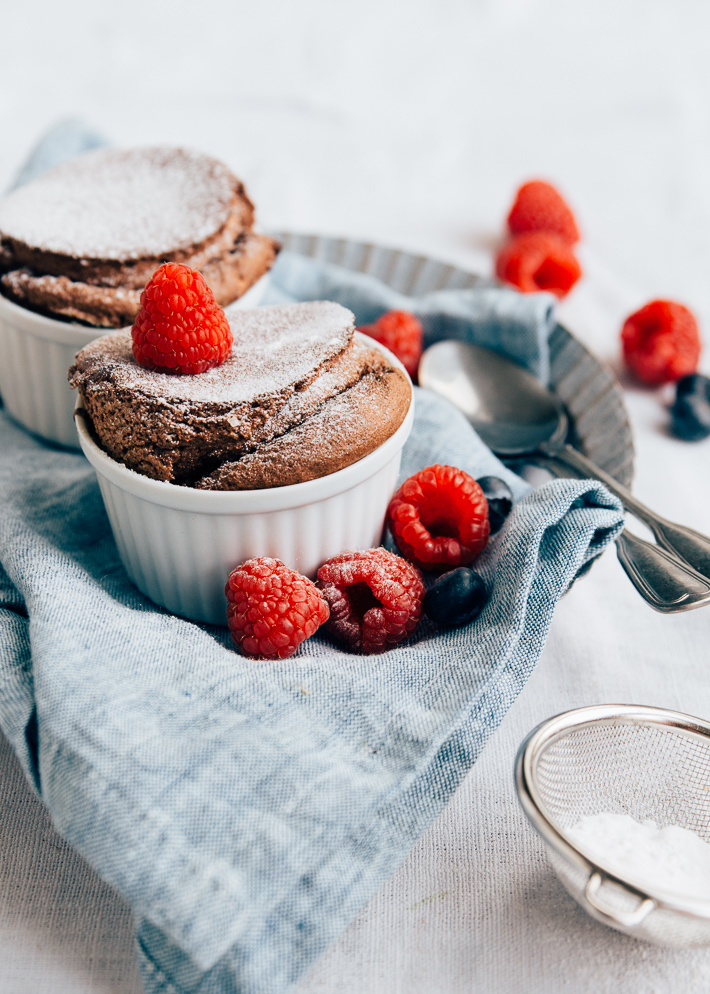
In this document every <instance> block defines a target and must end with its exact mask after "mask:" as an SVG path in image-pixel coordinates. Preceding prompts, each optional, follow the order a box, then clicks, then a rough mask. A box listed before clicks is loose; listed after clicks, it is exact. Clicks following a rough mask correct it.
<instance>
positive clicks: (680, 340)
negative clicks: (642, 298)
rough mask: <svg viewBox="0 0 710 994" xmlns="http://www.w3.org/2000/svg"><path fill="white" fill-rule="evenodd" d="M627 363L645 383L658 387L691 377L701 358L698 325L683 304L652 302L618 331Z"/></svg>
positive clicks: (629, 318)
mask: <svg viewBox="0 0 710 994" xmlns="http://www.w3.org/2000/svg"><path fill="white" fill-rule="evenodd" d="M621 344H622V346H623V349H624V358H625V359H626V363H627V365H628V367H629V369H630V370H631V372H632V373H634V374H635V376H637V377H638V379H639V380H642V381H643V382H644V383H651V384H654V385H656V384H660V383H670V382H671V381H672V380H679V379H680V377H681V376H687V375H688V374H689V373H694V372H695V370H696V369H697V367H698V359H699V358H700V334H699V332H698V325H697V322H696V320H695V318H694V317H693V315H692V314H691V312H690V311H689V310H688V308H687V307H683V305H682V304H676V303H674V302H673V301H672V300H652V301H651V303H650V304H646V306H645V307H642V308H641V310H640V311H636V312H635V313H634V314H631V315H630V316H629V317H628V318H627V319H626V321H625V322H624V327H623V328H622V329H621Z"/></svg>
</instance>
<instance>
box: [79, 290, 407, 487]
mask: <svg viewBox="0 0 710 994" xmlns="http://www.w3.org/2000/svg"><path fill="white" fill-rule="evenodd" d="M226 314H227V317H228V320H229V324H230V327H231V330H232V334H233V337H234V344H233V346H232V351H231V353H230V355H229V356H228V358H227V359H226V360H225V362H223V363H222V364H221V365H219V366H216V367H214V368H213V369H209V370H207V371H206V372H204V373H200V374H197V375H192V376H189V375H188V376H177V375H171V374H168V373H160V372H154V371H151V370H148V369H145V368H144V367H143V366H140V365H138V363H137V362H136V361H135V359H134V358H133V354H132V350H131V345H132V342H131V333H130V331H129V330H124V331H118V332H112V333H110V334H107V335H103V336H102V337H101V338H98V339H96V340H95V341H93V342H91V343H90V344H89V345H87V346H86V347H85V348H83V349H82V350H81V351H80V352H79V353H78V354H77V356H76V361H75V363H74V365H73V366H72V367H71V369H70V371H69V381H70V384H71V386H72V387H76V388H77V389H78V390H79V392H80V394H81V398H82V405H83V407H84V408H85V410H86V413H87V415H88V418H89V419H90V422H91V427H92V430H93V433H94V436H95V439H96V441H97V442H98V444H99V445H100V446H101V447H102V448H103V449H104V451H105V452H107V453H108V454H109V455H110V456H111V457H112V458H113V459H115V460H117V461H118V462H121V463H123V464H124V465H126V466H127V467H129V469H132V470H134V471H136V472H138V473H141V474H143V475H145V476H148V477H151V478H153V479H155V480H163V481H168V482H170V483H174V484H179V485H182V486H187V487H195V488H198V489H202V490H256V489H262V488H271V487H279V486H288V485H290V484H295V483H301V482H304V481H306V480H313V479H317V478H319V477H322V476H326V475H328V474H330V473H334V472H336V471H337V470H339V469H343V468H345V467H346V466H349V465H351V464H352V463H354V462H357V461H358V460H359V459H362V458H363V457H364V456H366V455H368V454H369V453H370V452H372V451H373V450H374V449H376V448H378V447H379V446H380V445H381V444H382V443H383V442H384V441H386V440H387V439H388V438H389V437H390V436H391V435H393V434H394V432H395V431H396V430H397V429H398V428H399V426H400V425H401V424H402V422H403V421H404V419H405V417H406V415H407V412H408V410H409V406H410V404H411V400H412V395H411V386H410V383H409V380H408V379H407V376H406V375H405V373H403V372H402V371H401V370H400V369H399V368H397V367H395V366H394V365H392V364H391V363H390V362H389V361H388V359H387V358H386V357H385V356H384V355H383V353H382V352H381V351H380V350H379V349H377V348H376V347H374V345H373V347H369V346H368V345H367V344H365V343H364V341H363V340H360V339H358V338H356V337H355V326H354V316H353V314H352V313H351V312H350V311H348V310H347V309H346V308H344V307H341V306H340V305H339V304H335V303H331V302H328V301H315V302H309V303H299V304H286V305H278V306H271V307H261V308H258V309H257V310H251V311H249V310H238V309H236V308H234V309H231V310H230V309H229V308H226Z"/></svg>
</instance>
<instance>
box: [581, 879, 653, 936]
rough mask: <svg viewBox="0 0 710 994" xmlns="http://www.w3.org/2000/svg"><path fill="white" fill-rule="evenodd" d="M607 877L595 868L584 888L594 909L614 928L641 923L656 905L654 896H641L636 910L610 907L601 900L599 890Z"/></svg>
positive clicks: (634, 925) (633, 926)
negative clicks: (616, 909)
mask: <svg viewBox="0 0 710 994" xmlns="http://www.w3.org/2000/svg"><path fill="white" fill-rule="evenodd" d="M606 879H607V878H606V877H605V876H604V875H603V874H602V873H600V872H599V871H598V870H595V871H594V872H593V873H592V874H590V877H589V880H587V886H586V887H585V888H584V896H585V897H586V899H587V901H588V902H589V903H590V904H591V906H592V907H593V908H594V910H595V911H597V912H598V913H599V914H600V915H601V916H602V918H603V919H604V920H605V924H607V925H611V926H612V928H613V927H614V926H617V927H620V928H635V927H636V926H637V925H640V924H641V922H642V921H643V920H644V918H646V917H647V916H648V915H650V913H651V912H652V911H653V909H654V908H655V907H656V902H655V901H654V900H653V898H650V897H644V898H642V897H639V905H638V907H637V908H636V910H635V911H629V912H621V911H615V910H614V909H613V908H610V907H609V905H608V904H604V902H603V901H600V900H599V890H600V889H601V886H602V884H603V883H604V881H605V880H606ZM614 883H615V884H616V886H617V887H622V889H623V890H625V891H626V892H627V894H633V895H634V896H637V895H635V894H634V892H633V891H630V890H628V889H627V888H626V887H623V885H622V884H620V883H619V882H618V881H617V880H615V881H614Z"/></svg>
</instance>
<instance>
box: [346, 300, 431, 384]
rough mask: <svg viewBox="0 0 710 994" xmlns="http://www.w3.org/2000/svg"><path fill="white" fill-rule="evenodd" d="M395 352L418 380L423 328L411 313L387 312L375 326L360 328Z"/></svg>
mask: <svg viewBox="0 0 710 994" xmlns="http://www.w3.org/2000/svg"><path fill="white" fill-rule="evenodd" d="M358 331H361V332H362V333H363V335H369V336H370V338H374V339H375V341H376V342H379V343H380V344H381V345H384V347H385V348H386V349H389V350H390V352H394V354H395V355H396V356H397V358H398V359H399V361H400V362H401V363H402V365H403V366H404V368H405V369H406V370H407V372H408V373H409V375H410V376H411V378H412V379H415V378H416V375H417V367H418V366H419V360H420V359H421V357H422V326H421V323H420V322H419V321H418V320H417V318H415V316H414V315H413V314H410V313H409V311H387V313H386V314H383V315H381V317H379V318H378V319H377V320H376V321H375V323H374V324H366V325H363V327H362V328H358Z"/></svg>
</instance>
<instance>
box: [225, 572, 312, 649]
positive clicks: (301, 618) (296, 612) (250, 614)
mask: <svg viewBox="0 0 710 994" xmlns="http://www.w3.org/2000/svg"><path fill="white" fill-rule="evenodd" d="M224 592H225V594H226V595H227V600H228V601H229V604H228V605H227V624H228V625H229V631H230V634H231V636H232V641H233V642H234V643H235V645H237V646H239V648H240V649H241V651H242V653H243V654H244V655H245V656H251V657H252V658H253V659H287V658H288V656H292V655H293V654H294V652H295V651H296V649H297V648H298V646H299V645H300V644H301V642H303V640H304V639H307V638H310V637H311V635H313V633H314V632H315V631H316V629H318V628H320V626H321V625H322V624H323V622H324V621H327V619H328V614H329V611H328V605H327V603H326V601H325V600H324V598H323V597H322V595H321V593H320V591H319V590H318V589H317V588H316V585H315V583H313V582H312V581H311V580H309V579H308V578H307V577H305V576H301V574H300V573H296V571H295V570H292V569H289V568H288V566H284V564H283V563H282V562H281V560H280V559H268V558H263V559H248V560H247V561H246V562H245V563H243V564H242V565H241V566H239V567H238V568H237V569H234V570H232V572H231V573H230V574H229V579H228V580H227V583H226V586H225V588H224Z"/></svg>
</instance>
